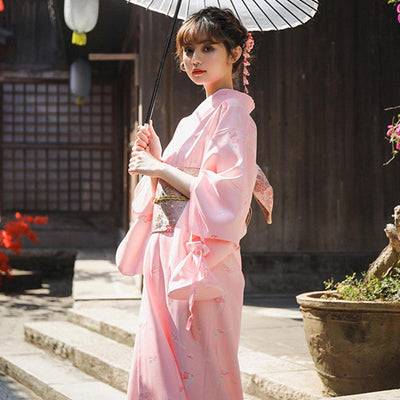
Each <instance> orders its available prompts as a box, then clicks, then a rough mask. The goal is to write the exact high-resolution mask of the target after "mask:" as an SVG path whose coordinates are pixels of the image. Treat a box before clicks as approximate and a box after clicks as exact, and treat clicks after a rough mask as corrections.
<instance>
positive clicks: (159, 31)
mask: <svg viewBox="0 0 400 400" xmlns="http://www.w3.org/2000/svg"><path fill="white" fill-rule="evenodd" d="M385 3H386V2H385V1H382V0H353V1H348V0H321V2H320V9H319V12H318V14H317V15H316V17H315V18H314V19H313V20H312V21H310V22H309V23H307V24H306V25H304V26H302V27H298V28H295V29H291V30H285V31H280V32H267V33H255V34H254V37H255V40H256V46H255V60H254V62H253V65H252V67H251V76H250V82H251V83H250V86H249V89H250V94H251V95H252V96H253V97H254V100H255V102H256V110H255V112H254V113H253V118H254V119H255V121H256V123H257V125H258V163H259V164H260V165H262V166H263V167H265V168H266V169H267V170H268V175H269V178H270V180H271V183H272V185H273V187H274V189H275V209H274V213H273V224H272V225H270V226H268V225H267V224H266V223H265V222H264V220H263V218H262V214H261V212H260V211H259V209H258V206H257V205H256V203H255V202H254V204H253V208H254V211H255V214H254V215H253V220H252V222H251V224H250V227H249V232H248V235H247V236H246V237H245V238H244V239H243V241H242V248H243V249H244V250H245V251H249V252H283V253H292V252H325V253H326V252H368V251H378V250H379V249H381V248H382V247H383V246H385V244H386V237H385V235H384V233H383V228H384V226H385V225H386V223H387V222H390V220H391V213H392V211H393V207H394V206H395V205H396V204H399V203H400V158H399V159H398V160H395V161H394V162H393V163H392V164H390V165H389V166H387V167H383V165H382V164H383V163H384V162H385V161H386V160H387V159H389V158H390V146H389V144H388V143H387V142H386V141H385V139H384V137H385V133H386V129H385V127H386V125H387V124H388V123H389V122H390V121H391V118H392V114H391V113H390V112H385V111H384V108H385V107H389V106H395V105H399V104H400V95H399V87H400V74H399V73H398V71H399V65H400V64H399V61H398V60H399V59H400V46H399V43H400V25H399V24H398V22H397V17H396V12H395V9H394V8H393V7H390V6H388V5H386V4H385ZM134 7H135V8H136V6H134ZM136 12H138V13H140V14H141V21H142V22H141V48H140V52H141V82H142V88H143V93H144V96H143V99H144V101H143V103H144V105H145V107H146V105H147V104H148V99H149V97H150V93H151V87H152V82H153V79H154V76H155V73H156V70H157V61H158V60H159V58H160V54H161V51H162V45H163V43H164V40H165V37H166V35H167V31H168V26H169V23H170V19H168V18H166V17H164V16H162V15H159V14H155V13H151V12H146V11H144V10H142V9H140V8H137V10H136V11H135V13H136ZM203 98H204V95H203V94H202V91H201V89H199V88H196V87H195V86H194V85H193V84H192V83H191V82H190V81H189V79H188V78H187V77H186V76H185V75H184V73H181V72H179V71H178V70H177V68H176V63H175V61H174V59H173V56H172V55H171V57H170V58H169V60H168V62H167V65H166V69H165V71H164V76H163V81H162V84H161V90H160V94H159V97H158V102H157V106H156V110H155V114H154V118H153V120H154V124H155V126H156V128H157V131H158V132H159V134H160V136H161V137H162V140H163V142H164V144H166V143H167V142H168V140H169V139H170V137H171V136H172V134H173V131H174V129H175V127H176V125H177V123H178V121H179V119H180V118H182V117H183V116H185V115H187V114H189V113H190V112H191V111H192V110H193V109H194V108H195V107H196V105H197V104H198V103H199V102H200V101H201V100H202V99H203Z"/></svg>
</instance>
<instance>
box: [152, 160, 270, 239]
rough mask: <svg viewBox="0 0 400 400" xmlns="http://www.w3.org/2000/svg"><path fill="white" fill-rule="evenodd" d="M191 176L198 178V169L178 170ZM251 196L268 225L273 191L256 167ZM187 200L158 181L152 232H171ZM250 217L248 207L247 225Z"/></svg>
mask: <svg viewBox="0 0 400 400" xmlns="http://www.w3.org/2000/svg"><path fill="white" fill-rule="evenodd" d="M179 169H180V170H181V171H183V172H186V173H188V174H190V175H192V176H198V174H199V171H200V168H193V167H183V168H179ZM253 196H254V198H255V199H256V201H257V203H258V204H259V206H260V207H261V210H262V211H263V213H264V216H265V219H266V221H267V223H268V224H270V223H271V222H272V218H271V215H272V207H273V189H272V186H271V185H270V184H269V182H268V179H267V177H266V176H265V174H264V172H263V171H262V169H261V168H260V167H259V166H258V165H257V178H256V183H255V185H254V189H253ZM188 200H189V199H188V198H187V197H186V196H184V195H183V194H182V193H181V192H179V191H178V190H177V189H175V188H174V187H173V186H171V185H170V184H169V183H167V182H166V181H164V180H163V179H158V183H157V188H156V193H155V197H154V208H153V219H152V229H151V230H152V232H153V233H154V232H173V231H174V229H175V226H176V223H177V222H178V219H179V217H180V216H181V214H182V212H183V210H184V209H185V206H186V204H187V201H188ZM251 215H252V209H251V207H250V209H249V212H248V214H247V218H246V225H248V224H249V222H250V219H251Z"/></svg>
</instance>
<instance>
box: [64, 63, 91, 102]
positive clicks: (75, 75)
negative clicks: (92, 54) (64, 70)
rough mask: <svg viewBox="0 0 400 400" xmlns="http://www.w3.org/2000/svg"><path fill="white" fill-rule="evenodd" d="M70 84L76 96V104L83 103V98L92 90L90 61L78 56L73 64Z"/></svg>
mask: <svg viewBox="0 0 400 400" xmlns="http://www.w3.org/2000/svg"><path fill="white" fill-rule="evenodd" d="M69 85H70V89H71V92H72V94H73V95H74V96H75V102H76V104H78V105H82V104H83V100H84V99H85V97H86V96H87V95H88V94H89V92H90V86H91V71H90V64H89V61H87V60H83V59H82V58H78V59H77V60H76V61H74V62H73V63H72V64H71V71H70V77H69Z"/></svg>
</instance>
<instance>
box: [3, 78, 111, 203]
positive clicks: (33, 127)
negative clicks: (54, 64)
mask: <svg viewBox="0 0 400 400" xmlns="http://www.w3.org/2000/svg"><path fill="white" fill-rule="evenodd" d="M0 90H1V92H2V93H1V110H2V118H1V121H0V145H1V155H2V171H1V174H2V176H1V178H2V182H1V183H2V184H1V186H2V196H1V197H2V199H1V200H2V207H3V210H6V211H7V210H10V211H11V210H35V211H36V210H40V211H110V210H111V209H112V208H113V199H114V196H113V193H115V187H114V179H113V148H114V147H113V107H112V104H113V88H112V85H111V84H107V83H103V84H94V85H93V87H92V90H91V94H90V96H89V97H88V98H87V99H86V101H85V104H84V105H83V106H81V107H79V106H77V105H75V103H74V99H73V98H72V96H71V95H70V93H69V87H68V83H67V82H40V83H20V82H19V83H14V82H10V83H3V84H2V85H0Z"/></svg>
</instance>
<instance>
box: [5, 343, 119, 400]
mask: <svg viewBox="0 0 400 400" xmlns="http://www.w3.org/2000/svg"><path fill="white" fill-rule="evenodd" d="M0 370H1V371H3V372H4V373H6V374H7V375H8V376H9V377H11V378H13V379H15V380H16V381H18V382H19V383H20V384H22V385H24V386H25V387H26V388H27V389H25V388H21V387H20V386H19V390H20V392H21V394H19V392H18V396H15V397H13V396H10V397H2V394H3V392H2V382H4V381H5V380H3V379H2V377H1V375H0V399H1V400H39V397H36V395H37V396H40V398H42V399H43V400H82V399H85V400H124V399H125V398H126V395H125V393H123V392H121V391H119V390H116V389H114V388H112V387H111V386H109V385H106V384H105V383H102V382H99V381H98V380H96V379H95V378H93V377H92V376H90V375H87V374H85V373H84V372H82V371H80V370H79V369H77V368H75V367H74V366H73V365H71V363H69V362H68V361H65V360H61V359H59V358H56V357H54V356H52V355H50V354H48V353H46V352H44V351H43V350H40V349H38V348H37V347H35V346H33V345H30V344H28V343H26V342H25V343H24V342H22V343H18V346H13V347H7V348H4V349H3V348H2V349H1V353H0ZM5 379H8V380H9V378H7V377H6V378H5ZM6 382H7V381H6ZM32 392H33V393H35V395H34V394H33V393H32ZM5 393H7V392H5ZM13 393H14V394H15V393H16V390H15V391H14V392H13ZM25 393H26V394H25ZM24 396H25V397H24Z"/></svg>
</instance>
